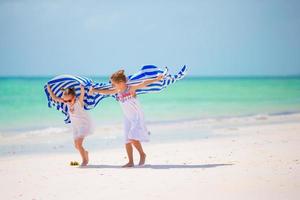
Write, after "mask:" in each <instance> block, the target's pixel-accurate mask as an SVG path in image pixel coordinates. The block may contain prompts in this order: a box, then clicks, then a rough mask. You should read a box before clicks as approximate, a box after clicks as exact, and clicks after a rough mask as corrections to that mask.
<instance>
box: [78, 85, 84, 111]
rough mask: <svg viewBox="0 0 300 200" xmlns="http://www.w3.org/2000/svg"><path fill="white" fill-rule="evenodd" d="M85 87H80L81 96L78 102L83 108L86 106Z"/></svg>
mask: <svg viewBox="0 0 300 200" xmlns="http://www.w3.org/2000/svg"><path fill="white" fill-rule="evenodd" d="M84 92H85V91H84V87H83V86H82V85H80V96H79V98H78V101H79V103H80V105H81V106H84V102H83V99H84Z"/></svg>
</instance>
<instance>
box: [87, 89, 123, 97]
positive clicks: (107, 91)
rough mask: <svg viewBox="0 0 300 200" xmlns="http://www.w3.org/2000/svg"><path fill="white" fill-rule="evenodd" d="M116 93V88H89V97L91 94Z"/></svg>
mask: <svg viewBox="0 0 300 200" xmlns="http://www.w3.org/2000/svg"><path fill="white" fill-rule="evenodd" d="M117 92H118V91H117V89H116V88H113V89H106V90H103V89H95V88H93V87H91V89H90V91H89V95H91V94H93V93H100V94H116V93H117Z"/></svg>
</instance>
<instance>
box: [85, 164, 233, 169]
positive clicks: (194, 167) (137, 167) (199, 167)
mask: <svg viewBox="0 0 300 200" xmlns="http://www.w3.org/2000/svg"><path fill="white" fill-rule="evenodd" d="M231 165H234V164H232V163H231V164H225V163H220V164H203V165H189V164H181V165H179V164H177V165H171V164H165V165H144V166H135V167H134V168H135V169H139V168H141V169H145V168H146V169H147V168H148V169H206V168H214V167H223V166H231ZM80 168H82V169H91V168H100V169H128V168H122V167H121V166H119V165H88V166H85V167H80Z"/></svg>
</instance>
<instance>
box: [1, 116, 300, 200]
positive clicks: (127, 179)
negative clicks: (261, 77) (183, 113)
mask: <svg viewBox="0 0 300 200" xmlns="http://www.w3.org/2000/svg"><path fill="white" fill-rule="evenodd" d="M298 119H299V117H298ZM257 120H258V121H259V120H264V119H257ZM299 121H300V120H299ZM299 121H298V122H297V121H296V122H285V123H265V124H263V123H257V124H254V125H253V124H252V125H245V126H241V127H238V128H235V127H233V128H220V129H218V128H216V129H214V133H215V134H218V135H220V136H219V137H212V138H207V139H199V140H194V141H190V142H188V141H182V142H179V141H176V142H174V143H167V144H151V143H149V144H146V145H145V150H146V153H147V155H148V157H147V163H149V164H151V165H146V166H145V167H143V168H133V169H122V168H119V166H120V165H122V164H125V162H126V159H125V158H124V156H125V151H124V149H123V148H122V147H120V148H118V149H113V150H105V151H99V152H90V159H91V161H90V166H89V167H88V168H77V167H71V166H69V165H68V162H69V161H70V160H72V159H73V160H76V159H77V160H78V159H79V156H78V154H77V153H75V151H74V154H40V155H37V154H36V155H23V156H6V157H2V158H0V177H1V178H0V188H1V196H0V197H1V199H3V200H10V199H30V200H31V199H36V200H37V199H47V200H51V199H55V200H60V199H64V200H67V199H72V200H77V199H104V200H110V199H131V200H135V199H143V200H146V199H172V200H175V199H189V200H190V199H197V200H199V199H272V200H275V199H284V200H291V199H300V123H299ZM135 158H136V162H137V154H135Z"/></svg>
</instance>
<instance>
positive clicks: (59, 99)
mask: <svg viewBox="0 0 300 200" xmlns="http://www.w3.org/2000/svg"><path fill="white" fill-rule="evenodd" d="M47 90H48V92H49V94H50V96H51V98H52V99H53V101H56V102H64V100H63V99H62V98H59V97H57V96H56V95H55V94H54V93H53V91H52V90H51V88H50V85H47Z"/></svg>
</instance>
